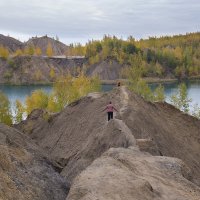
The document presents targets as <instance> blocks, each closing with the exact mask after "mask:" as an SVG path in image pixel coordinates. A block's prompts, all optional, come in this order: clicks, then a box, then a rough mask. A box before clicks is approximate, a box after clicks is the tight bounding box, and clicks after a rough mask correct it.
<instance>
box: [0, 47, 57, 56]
mask: <svg viewBox="0 0 200 200" xmlns="http://www.w3.org/2000/svg"><path fill="white" fill-rule="evenodd" d="M42 54H44V53H43V52H42V50H41V48H39V47H37V46H34V45H28V46H26V47H24V48H23V49H17V50H16V51H15V52H10V51H9V50H8V48H7V47H5V46H3V45H0V57H1V58H3V59H8V58H9V57H10V56H11V57H15V56H41V55H42ZM45 55H46V56H48V57H52V56H54V52H53V48H52V45H51V43H48V45H47V48H46V51H45Z"/></svg>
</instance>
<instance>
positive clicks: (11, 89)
mask: <svg viewBox="0 0 200 200" xmlns="http://www.w3.org/2000/svg"><path fill="white" fill-rule="evenodd" d="M163 85H164V88H165V95H166V101H167V102H169V97H170V96H171V95H172V94H174V93H175V92H176V91H177V88H178V83H164V84H163ZM186 85H187V88H188V97H189V98H192V100H193V102H192V104H195V103H198V104H199V106H200V80H194V81H187V82H186ZM150 86H151V88H152V89H154V88H155V87H156V86H157V84H150ZM113 87H114V85H102V90H103V91H109V90H112V88H113ZM38 89H42V90H44V91H45V92H47V93H50V92H51V91H52V86H51V85H24V86H11V85H0V90H1V91H2V92H3V93H4V94H6V95H7V97H8V98H9V100H10V102H11V104H12V108H13V106H14V103H15V101H16V100H17V99H18V100H20V101H21V102H25V99H26V97H27V96H28V95H30V94H31V93H32V92H33V91H35V90H38Z"/></svg>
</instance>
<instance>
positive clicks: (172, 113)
mask: <svg viewBox="0 0 200 200" xmlns="http://www.w3.org/2000/svg"><path fill="white" fill-rule="evenodd" d="M110 100H111V101H112V102H113V104H114V105H115V107H116V108H117V109H118V110H119V112H118V113H116V115H115V119H114V120H111V121H110V122H107V116H106V113H105V112H102V110H103V109H104V108H105V106H106V105H107V103H108V102H109V101H110ZM41 116H42V114H41V113H40V112H39V111H37V110H36V111H34V112H33V113H32V116H29V118H28V119H27V120H26V121H24V122H22V123H21V124H19V125H18V126H17V128H18V129H19V130H21V131H23V132H25V133H26V134H28V135H29V136H30V137H31V138H32V139H33V140H34V141H35V142H36V143H37V144H38V145H39V146H40V147H41V148H42V149H43V150H44V151H45V152H46V153H47V154H48V156H49V157H51V158H52V159H54V160H55V161H56V162H57V163H59V165H61V166H62V168H63V169H62V171H61V174H62V176H64V177H65V179H66V181H67V182H68V183H69V184H72V183H73V180H74V178H75V177H77V175H79V174H80V173H81V172H82V171H83V170H85V169H86V168H87V167H88V166H89V165H90V164H91V163H92V162H93V161H94V160H95V159H97V158H99V157H100V156H101V155H102V154H103V153H105V152H106V151H107V150H109V149H110V148H112V147H114V148H117V147H123V148H128V147H130V146H134V147H138V148H139V149H140V151H146V152H149V153H150V154H152V155H154V156H167V157H176V158H178V159H181V160H182V161H183V162H184V163H185V165H186V166H188V168H190V173H189V175H188V176H187V179H188V180H190V181H191V182H193V183H194V184H197V185H200V167H199V166H200V133H199V130H200V121H199V120H197V119H195V118H193V117H191V116H189V115H186V114H183V113H182V112H180V111H179V110H177V109H175V108H174V107H173V106H171V105H169V104H167V103H150V102H146V101H144V100H143V99H142V98H141V97H139V96H137V95H135V94H133V93H131V92H130V91H129V90H128V89H127V88H126V87H124V86H122V87H120V88H115V89H114V90H113V91H112V92H109V93H96V94H91V95H88V96H87V97H84V98H82V99H80V100H79V101H77V102H74V103H73V104H71V105H69V106H67V107H66V108H65V109H64V110H63V111H62V112H61V113H58V114H56V115H53V116H52V117H51V118H49V120H48V121H47V120H44V119H43V118H42V117H41ZM144 162H145V161H144Z"/></svg>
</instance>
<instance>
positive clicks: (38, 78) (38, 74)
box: [35, 69, 42, 81]
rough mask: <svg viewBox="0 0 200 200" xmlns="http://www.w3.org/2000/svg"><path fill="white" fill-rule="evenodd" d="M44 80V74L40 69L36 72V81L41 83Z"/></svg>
mask: <svg viewBox="0 0 200 200" xmlns="http://www.w3.org/2000/svg"><path fill="white" fill-rule="evenodd" d="M41 78H42V72H41V71H40V70H39V69H38V70H37V71H36V72H35V79H36V81H40V80H41Z"/></svg>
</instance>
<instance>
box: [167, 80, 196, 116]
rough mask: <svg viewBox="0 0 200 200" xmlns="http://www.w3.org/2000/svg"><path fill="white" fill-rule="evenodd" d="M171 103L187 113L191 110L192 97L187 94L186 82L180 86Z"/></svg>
mask: <svg viewBox="0 0 200 200" xmlns="http://www.w3.org/2000/svg"><path fill="white" fill-rule="evenodd" d="M170 101H171V103H172V104H173V105H174V106H175V107H176V108H178V109H180V110H182V111H183V112H185V113H188V112H189V106H190V105H189V103H190V102H191V101H192V99H189V98H188V96H187V87H186V85H185V83H181V84H180V85H179V87H178V92H177V93H176V94H175V95H172V96H171V98H170Z"/></svg>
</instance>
